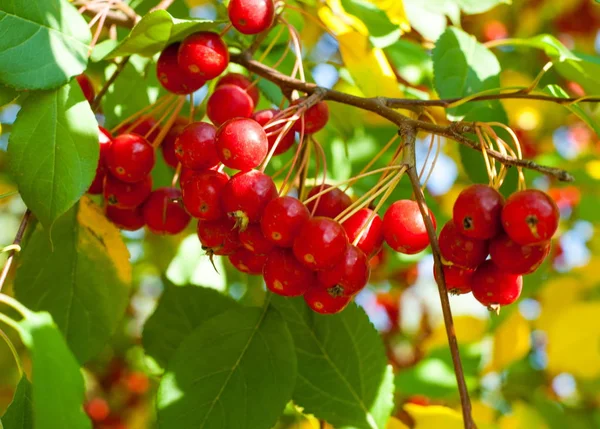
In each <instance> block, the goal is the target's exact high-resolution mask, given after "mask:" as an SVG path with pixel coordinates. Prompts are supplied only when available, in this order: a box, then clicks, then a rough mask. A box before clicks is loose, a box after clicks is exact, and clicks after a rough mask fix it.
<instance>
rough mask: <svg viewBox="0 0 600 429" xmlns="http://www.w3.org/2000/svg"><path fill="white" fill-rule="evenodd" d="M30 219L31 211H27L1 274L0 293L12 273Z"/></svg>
mask: <svg viewBox="0 0 600 429" xmlns="http://www.w3.org/2000/svg"><path fill="white" fill-rule="evenodd" d="M30 217H31V210H29V209H27V211H26V212H25V214H24V215H23V219H21V224H20V225H19V229H18V230H17V234H16V235H15V240H14V241H13V244H12V245H13V248H12V249H11V250H10V253H9V254H8V259H7V260H6V262H5V263H4V267H3V268H2V273H0V292H2V287H3V286H4V282H5V281H6V277H8V272H9V271H10V267H11V266H12V263H13V260H14V258H15V254H16V253H17V252H18V251H20V245H21V240H23V234H25V229H26V228H27V223H28V222H29V218H30Z"/></svg>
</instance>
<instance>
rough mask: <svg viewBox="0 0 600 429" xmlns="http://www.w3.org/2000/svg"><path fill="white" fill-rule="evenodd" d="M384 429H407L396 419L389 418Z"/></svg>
mask: <svg viewBox="0 0 600 429" xmlns="http://www.w3.org/2000/svg"><path fill="white" fill-rule="evenodd" d="M385 429H408V426H406V425H405V424H404V423H402V422H401V421H400V420H398V419H397V418H396V417H390V419H389V420H388V422H387V425H386V427H385Z"/></svg>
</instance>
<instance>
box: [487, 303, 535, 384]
mask: <svg viewBox="0 0 600 429" xmlns="http://www.w3.org/2000/svg"><path fill="white" fill-rule="evenodd" d="M530 335H531V329H530V327H529V322H527V320H525V318H524V317H523V316H522V315H521V313H519V312H518V311H517V310H514V311H513V312H512V314H511V315H510V316H508V318H507V319H506V320H505V321H504V322H502V324H501V325H500V326H499V327H498V328H497V329H496V332H495V333H494V345H493V352H492V361H491V362H490V364H489V365H488V366H487V368H486V372H487V371H501V370H503V369H504V368H506V367H507V366H508V365H510V364H511V363H513V362H516V361H518V360H519V359H521V358H523V357H524V356H525V355H526V354H527V353H528V352H529V350H530V349H531V340H530Z"/></svg>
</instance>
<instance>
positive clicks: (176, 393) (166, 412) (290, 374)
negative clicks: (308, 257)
mask: <svg viewBox="0 0 600 429" xmlns="http://www.w3.org/2000/svg"><path fill="white" fill-rule="evenodd" d="M295 382H296V355H295V353H294V345H293V341H292V337H291V336H290V333H289V331H288V328H287V326H286V324H285V322H284V321H283V319H282V318H281V316H280V315H279V313H278V312H277V311H276V310H275V309H274V308H273V307H272V306H267V307H266V308H263V309H258V308H244V309H242V310H230V311H227V312H226V313H223V314H221V315H219V316H216V317H213V318H212V319H210V320H208V321H207V322H205V323H203V324H202V325H201V326H200V327H199V328H197V329H196V330H195V331H194V332H193V333H192V334H191V335H189V336H188V337H187V338H186V339H185V340H184V341H183V343H181V346H180V347H179V349H177V351H176V352H175V354H174V355H173V358H172V359H171V361H170V362H169V365H168V368H167V372H166V374H165V375H164V377H163V379H162V382H161V384H160V387H159V391H158V399H157V404H158V422H159V426H160V427H165V428H175V427H177V428H178V429H188V428H190V429H210V428H220V429H269V428H272V427H273V425H274V424H275V422H276V421H277V418H278V417H279V415H280V414H281V412H282V410H283V409H284V408H285V405H286V403H287V402H288V401H289V400H290V399H291V397H292V391H293V390H294V383H295Z"/></svg>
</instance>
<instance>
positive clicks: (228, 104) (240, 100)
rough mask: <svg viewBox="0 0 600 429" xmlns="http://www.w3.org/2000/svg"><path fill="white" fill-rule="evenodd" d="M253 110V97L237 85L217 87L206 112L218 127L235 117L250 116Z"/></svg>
mask: <svg viewBox="0 0 600 429" xmlns="http://www.w3.org/2000/svg"><path fill="white" fill-rule="evenodd" d="M253 110H254V101H252V98H251V97H250V96H249V95H248V94H247V93H246V91H245V90H243V89H242V88H240V87H239V86H235V85H221V86H219V87H217V88H216V89H215V91H214V92H213V93H212V94H211V95H210V97H208V102H207V103H206V114H207V116H208V118H209V119H210V120H211V121H212V122H213V124H215V125H216V126H217V127H218V126H220V125H222V124H224V123H225V122H227V121H228V120H230V119H233V118H249V117H250V116H252V111H253Z"/></svg>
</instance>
